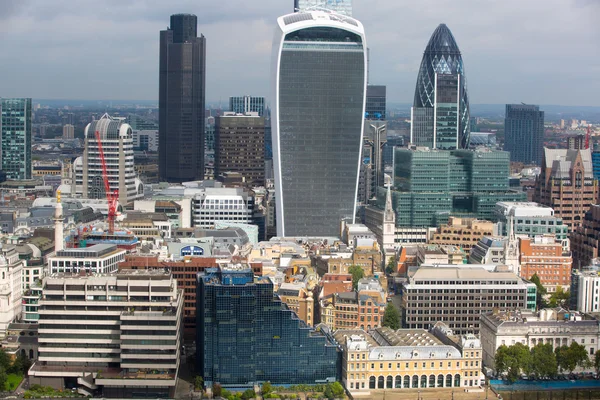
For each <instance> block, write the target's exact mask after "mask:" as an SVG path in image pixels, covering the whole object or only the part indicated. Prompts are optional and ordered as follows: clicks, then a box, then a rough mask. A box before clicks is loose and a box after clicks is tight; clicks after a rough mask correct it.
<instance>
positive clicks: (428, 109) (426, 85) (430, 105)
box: [410, 24, 470, 149]
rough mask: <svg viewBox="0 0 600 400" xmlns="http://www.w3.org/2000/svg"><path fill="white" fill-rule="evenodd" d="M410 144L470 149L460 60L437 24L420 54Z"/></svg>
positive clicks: (453, 42)
mask: <svg viewBox="0 0 600 400" xmlns="http://www.w3.org/2000/svg"><path fill="white" fill-rule="evenodd" d="M411 120H412V123H411V131H410V138H411V143H412V144H414V145H417V146H427V147H431V148H437V149H457V148H458V149H465V148H468V147H469V135H470V129H469V96H468V92H467V79H466V76H465V69H464V65H463V60H462V56H461V54H460V50H459V49H458V45H457V44H456V40H455V39H454V36H452V32H450V29H448V27H447V26H446V25H445V24H440V25H439V26H438V27H437V28H436V30H435V31H434V32H433V35H431V39H429V43H428V44H427V47H426V48H425V52H424V53H423V59H422V61H421V67H420V68H419V75H418V76H417V86H416V89H415V100H414V103H413V107H412V109H411Z"/></svg>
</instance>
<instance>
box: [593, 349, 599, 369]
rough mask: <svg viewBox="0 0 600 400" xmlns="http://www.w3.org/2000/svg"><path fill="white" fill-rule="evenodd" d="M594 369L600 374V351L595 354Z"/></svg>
mask: <svg viewBox="0 0 600 400" xmlns="http://www.w3.org/2000/svg"><path fill="white" fill-rule="evenodd" d="M594 368H595V369H596V373H597V374H600V350H598V351H597V352H596V354H594Z"/></svg>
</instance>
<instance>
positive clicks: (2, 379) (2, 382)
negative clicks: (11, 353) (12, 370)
mask: <svg viewBox="0 0 600 400" xmlns="http://www.w3.org/2000/svg"><path fill="white" fill-rule="evenodd" d="M7 381H8V375H7V374H6V370H5V369H4V367H0V388H2V389H1V390H2V391H4V388H5V387H6V382H7Z"/></svg>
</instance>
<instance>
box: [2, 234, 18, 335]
mask: <svg viewBox="0 0 600 400" xmlns="http://www.w3.org/2000/svg"><path fill="white" fill-rule="evenodd" d="M22 280H23V261H22V260H19V253H17V251H16V249H15V246H14V245H8V244H4V245H2V247H1V248H0V336H4V334H5V333H6V328H7V326H8V324H9V323H11V322H12V321H13V320H15V319H16V318H19V317H20V316H21V308H22V305H21V301H22V296H23V286H22Z"/></svg>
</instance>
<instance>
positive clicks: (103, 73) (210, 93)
mask: <svg viewBox="0 0 600 400" xmlns="http://www.w3.org/2000/svg"><path fill="white" fill-rule="evenodd" d="M292 7H293V1H292V0H260V1H248V0H227V1H221V2H215V1H211V0H177V1H168V2H167V1H158V2H157V1H151V0H100V1H98V0H53V1H47V0H14V1H13V0H2V1H1V2H0V20H2V23H1V24H0V35H2V38H3V41H2V42H3V46H2V52H0V76H2V77H3V78H2V79H1V80H0V96H31V97H36V98H89V99H149V100H156V99H157V96H158V35H159V31H160V30H162V29H165V28H166V27H167V26H168V24H169V16H170V15H171V14H173V13H179V12H190V13H194V14H196V15H197V16H198V19H199V26H198V31H199V32H201V33H203V34H204V35H205V36H206V38H207V100H209V101H219V100H221V102H222V103H223V104H225V103H226V100H227V98H228V97H229V96H231V95H238V94H253V95H263V96H268V95H269V85H270V79H269V76H270V57H271V41H272V37H273V32H274V26H275V20H276V18H277V17H278V16H280V15H283V14H285V13H288V12H291V11H292ZM354 16H355V17H356V18H358V19H360V20H361V21H362V22H363V24H364V26H365V29H366V32H367V42H368V46H369V48H370V57H371V58H370V81H371V82H372V83H377V84H386V85H388V91H387V93H388V101H390V102H406V103H408V102H411V101H412V98H413V94H414V86H415V80H416V74H417V69H418V66H419V64H420V61H421V57H422V55H423V50H424V49H425V46H426V44H427V42H428V40H429V37H430V35H431V33H432V32H433V30H434V29H435V28H436V26H437V25H438V24H439V23H442V22H444V23H446V24H447V25H448V26H449V28H450V29H451V30H452V32H453V34H454V36H455V38H456V40H457V42H458V45H459V46H460V48H461V51H462V54H463V58H464V61H465V68H466V73H467V77H468V85H469V91H470V98H471V101H472V102H474V103H506V102H517V101H521V100H523V101H525V99H526V100H527V101H529V102H532V103H541V104H548V103H552V104H568V105H578V104H579V105H600V99H598V96H597V93H598V92H600V81H598V79H597V78H596V76H597V74H598V67H597V66H598V65H600V50H599V48H598V46H597V42H598V39H599V38H600V28H598V26H597V25H596V24H595V21H596V20H597V19H598V17H600V2H598V1H596V0H586V1H579V0H528V1H522V0H505V1H502V2H495V1H481V0H461V1H456V0H420V1H418V2H415V1H412V0H354Z"/></svg>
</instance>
